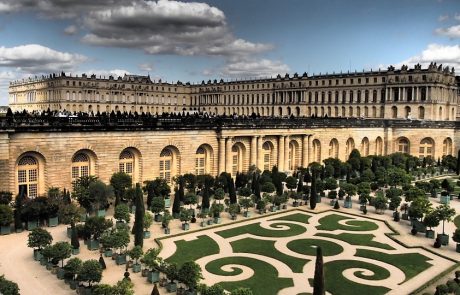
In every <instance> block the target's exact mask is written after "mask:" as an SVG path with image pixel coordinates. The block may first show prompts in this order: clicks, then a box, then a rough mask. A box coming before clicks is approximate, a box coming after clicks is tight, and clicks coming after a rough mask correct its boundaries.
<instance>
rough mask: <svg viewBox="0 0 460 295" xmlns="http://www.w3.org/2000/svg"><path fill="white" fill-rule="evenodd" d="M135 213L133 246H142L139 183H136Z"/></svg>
mask: <svg viewBox="0 0 460 295" xmlns="http://www.w3.org/2000/svg"><path fill="white" fill-rule="evenodd" d="M135 197H136V199H135V200H136V201H135V204H136V213H135V219H134V246H141V248H142V247H143V246H144V214H145V209H144V197H143V195H142V189H141V186H140V184H139V183H136V194H135Z"/></svg>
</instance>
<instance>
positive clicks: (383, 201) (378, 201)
mask: <svg viewBox="0 0 460 295" xmlns="http://www.w3.org/2000/svg"><path fill="white" fill-rule="evenodd" d="M374 207H375V211H376V213H377V214H383V213H385V210H386V209H387V208H388V199H387V197H385V196H384V195H383V194H381V195H378V196H377V197H376V198H375V200H374Z"/></svg>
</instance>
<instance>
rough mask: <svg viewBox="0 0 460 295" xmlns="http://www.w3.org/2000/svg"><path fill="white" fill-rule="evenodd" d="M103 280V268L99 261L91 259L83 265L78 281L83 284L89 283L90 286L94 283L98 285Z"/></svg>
mask: <svg viewBox="0 0 460 295" xmlns="http://www.w3.org/2000/svg"><path fill="white" fill-rule="evenodd" d="M101 279H102V267H101V265H100V264H99V261H97V260H95V259H90V260H87V261H85V262H83V264H82V265H81V268H80V270H79V272H78V280H79V281H81V282H87V283H88V285H89V286H91V285H92V284H93V283H98V282H100V281H101Z"/></svg>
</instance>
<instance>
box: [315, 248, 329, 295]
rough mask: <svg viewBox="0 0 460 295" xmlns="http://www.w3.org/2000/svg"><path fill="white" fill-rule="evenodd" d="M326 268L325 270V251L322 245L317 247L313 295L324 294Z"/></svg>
mask: <svg viewBox="0 0 460 295" xmlns="http://www.w3.org/2000/svg"><path fill="white" fill-rule="evenodd" d="M324 294H326V290H325V288H324V270H323V251H322V249H321V247H319V246H318V247H316V262H315V276H314V277H313V295H324Z"/></svg>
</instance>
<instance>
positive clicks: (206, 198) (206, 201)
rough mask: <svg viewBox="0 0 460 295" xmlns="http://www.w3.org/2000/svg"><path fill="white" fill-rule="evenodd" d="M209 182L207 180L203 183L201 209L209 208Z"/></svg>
mask: <svg viewBox="0 0 460 295" xmlns="http://www.w3.org/2000/svg"><path fill="white" fill-rule="evenodd" d="M209 189H210V188H209V184H208V183H207V182H205V183H204V188H203V198H202V199H201V210H203V211H207V210H208V209H209V206H210V204H209Z"/></svg>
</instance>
